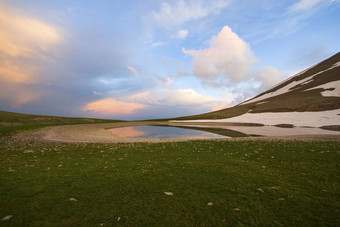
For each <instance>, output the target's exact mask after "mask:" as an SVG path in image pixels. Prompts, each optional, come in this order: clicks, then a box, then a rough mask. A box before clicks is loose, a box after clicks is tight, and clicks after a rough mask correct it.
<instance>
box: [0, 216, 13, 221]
mask: <svg viewBox="0 0 340 227" xmlns="http://www.w3.org/2000/svg"><path fill="white" fill-rule="evenodd" d="M12 217H13V215H7V216H5V217H3V218H2V219H1V220H2V221H8V220H9V219H11V218H12Z"/></svg>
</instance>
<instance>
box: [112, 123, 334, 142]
mask: <svg viewBox="0 0 340 227" xmlns="http://www.w3.org/2000/svg"><path fill="white" fill-rule="evenodd" d="M108 131H110V132H111V133H113V134H114V135H115V136H118V137H122V138H149V139H172V138H173V139H175V138H176V139H190V138H203V139H204V138H232V137H249V136H290V135H306V134H309V135H315V134H328V135H332V134H333V135H334V134H340V132H339V131H330V130H324V129H321V128H304V127H294V128H281V127H276V126H257V127H255V126H251V127H250V126H207V125H195V126H192V125H181V126H168V125H166V126H149V125H143V126H133V127H120V128H112V129H108Z"/></svg>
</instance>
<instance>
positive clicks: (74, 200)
mask: <svg viewBox="0 0 340 227" xmlns="http://www.w3.org/2000/svg"><path fill="white" fill-rule="evenodd" d="M70 201H73V202H77V201H78V199H75V198H70Z"/></svg>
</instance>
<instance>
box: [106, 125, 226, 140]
mask: <svg viewBox="0 0 340 227" xmlns="http://www.w3.org/2000/svg"><path fill="white" fill-rule="evenodd" d="M108 130H109V131H110V132H112V133H113V134H114V135H116V136H119V137H124V138H150V139H171V138H183V139H184V138H193V137H195V138H226V136H224V135H219V134H217V133H211V132H208V131H206V130H200V129H199V130H193V129H191V128H182V127H170V126H134V127H122V128H112V129H108Z"/></svg>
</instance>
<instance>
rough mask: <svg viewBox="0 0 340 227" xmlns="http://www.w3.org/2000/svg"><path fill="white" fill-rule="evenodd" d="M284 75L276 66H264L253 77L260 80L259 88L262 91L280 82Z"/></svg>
mask: <svg viewBox="0 0 340 227" xmlns="http://www.w3.org/2000/svg"><path fill="white" fill-rule="evenodd" d="M284 77H285V76H284V75H283V74H282V73H281V72H280V71H279V70H277V68H275V67H272V66H264V67H262V68H261V69H260V70H258V71H256V72H255V74H254V78H255V79H256V80H258V81H260V82H261V86H260V89H261V90H262V91H263V90H266V89H269V88H271V87H274V86H275V85H277V84H278V83H280V82H281V81H282V80H283V79H284Z"/></svg>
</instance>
